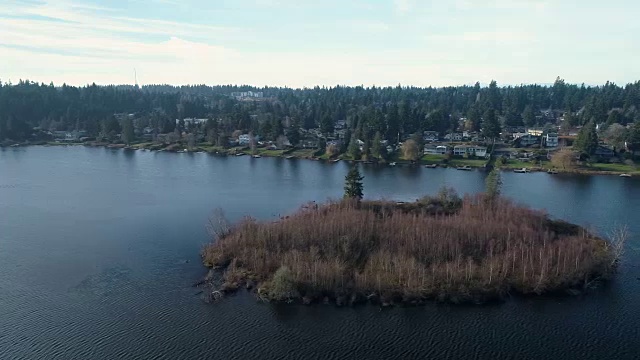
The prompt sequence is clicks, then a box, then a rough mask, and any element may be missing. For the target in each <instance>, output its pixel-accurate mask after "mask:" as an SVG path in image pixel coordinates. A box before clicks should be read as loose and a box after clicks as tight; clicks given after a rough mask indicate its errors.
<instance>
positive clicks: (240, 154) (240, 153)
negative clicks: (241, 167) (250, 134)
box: [236, 152, 244, 156]
mask: <svg viewBox="0 0 640 360" xmlns="http://www.w3.org/2000/svg"><path fill="white" fill-rule="evenodd" d="M242 155H244V153H243V152H239V153H236V156H242Z"/></svg>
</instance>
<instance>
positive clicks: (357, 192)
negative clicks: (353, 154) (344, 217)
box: [344, 165, 364, 200]
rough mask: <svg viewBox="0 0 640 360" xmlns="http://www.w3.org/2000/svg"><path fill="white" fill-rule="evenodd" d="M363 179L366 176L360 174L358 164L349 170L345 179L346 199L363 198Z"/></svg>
mask: <svg viewBox="0 0 640 360" xmlns="http://www.w3.org/2000/svg"><path fill="white" fill-rule="evenodd" d="M363 179H364V177H363V176H362V175H360V171H358V166H357V165H355V166H353V167H352V168H351V169H350V170H349V172H348V173H347V176H346V177H345V178H344V180H345V184H344V198H345V199H357V200H360V199H362V196H363V195H364V194H363V193H362V191H363V189H364V188H363V185H362V180H363Z"/></svg>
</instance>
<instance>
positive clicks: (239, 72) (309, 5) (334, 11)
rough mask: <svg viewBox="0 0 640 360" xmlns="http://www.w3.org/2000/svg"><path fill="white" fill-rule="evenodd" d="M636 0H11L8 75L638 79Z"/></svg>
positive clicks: (281, 81) (281, 82)
mask: <svg viewBox="0 0 640 360" xmlns="http://www.w3.org/2000/svg"><path fill="white" fill-rule="evenodd" d="M637 14H640V2H637V1H635V0H609V1H600V0H582V1H578V0H562V1H558V0H556V1H551V0H453V1H445V0H440V1H431V0H422V1H419V0H371V1H365V0H351V1H345V0H341V1H338V0H324V1H311V0H234V1H231V0H209V1H203V0H147V1H143V0H129V1H124V0H112V1H97V0H56V1H46V0H3V1H2V2H0V79H1V80H2V81H8V80H11V81H13V82H17V81H18V80H19V79H26V78H28V79H30V80H34V81H42V82H46V83H48V82H50V81H53V82H54V83H56V84H62V83H63V82H66V83H68V84H74V85H82V84H86V83H91V82H96V83H99V84H111V83H132V82H133V69H134V68H135V69H136V70H137V73H138V80H139V82H140V83H141V84H150V83H170V84H194V83H198V84H201V83H206V84H252V85H258V86H262V85H275V86H290V87H305V86H307V87H310V86H315V85H327V86H331V85H336V84H345V85H360V84H363V85H367V86H370V85H377V86H386V85H397V84H399V83H400V84H403V85H416V86H443V85H459V84H470V83H474V82H476V81H480V82H481V83H488V82H489V81H490V80H492V79H495V80H497V81H498V83H499V84H521V83H551V82H553V81H554V79H555V78H556V76H560V77H562V78H564V79H566V80H567V81H568V82H572V83H582V82H584V83H588V84H602V83H604V82H605V81H607V80H610V81H613V82H616V83H618V84H624V83H628V82H632V81H636V80H640V66H638V64H640V37H639V36H637V34H640V25H639V24H640V21H638V20H637Z"/></svg>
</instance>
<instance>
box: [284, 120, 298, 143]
mask: <svg viewBox="0 0 640 360" xmlns="http://www.w3.org/2000/svg"><path fill="white" fill-rule="evenodd" d="M287 139H289V143H291V145H293V146H296V145H298V143H299V142H300V127H299V126H298V124H292V125H291V126H289V129H287Z"/></svg>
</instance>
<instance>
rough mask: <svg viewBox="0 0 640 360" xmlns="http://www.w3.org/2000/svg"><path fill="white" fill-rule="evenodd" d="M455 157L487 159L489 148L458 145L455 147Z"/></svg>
mask: <svg viewBox="0 0 640 360" xmlns="http://www.w3.org/2000/svg"><path fill="white" fill-rule="evenodd" d="M453 155H456V156H477V157H486V156H487V148H486V147H484V146H477V145H458V146H454V147H453Z"/></svg>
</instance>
